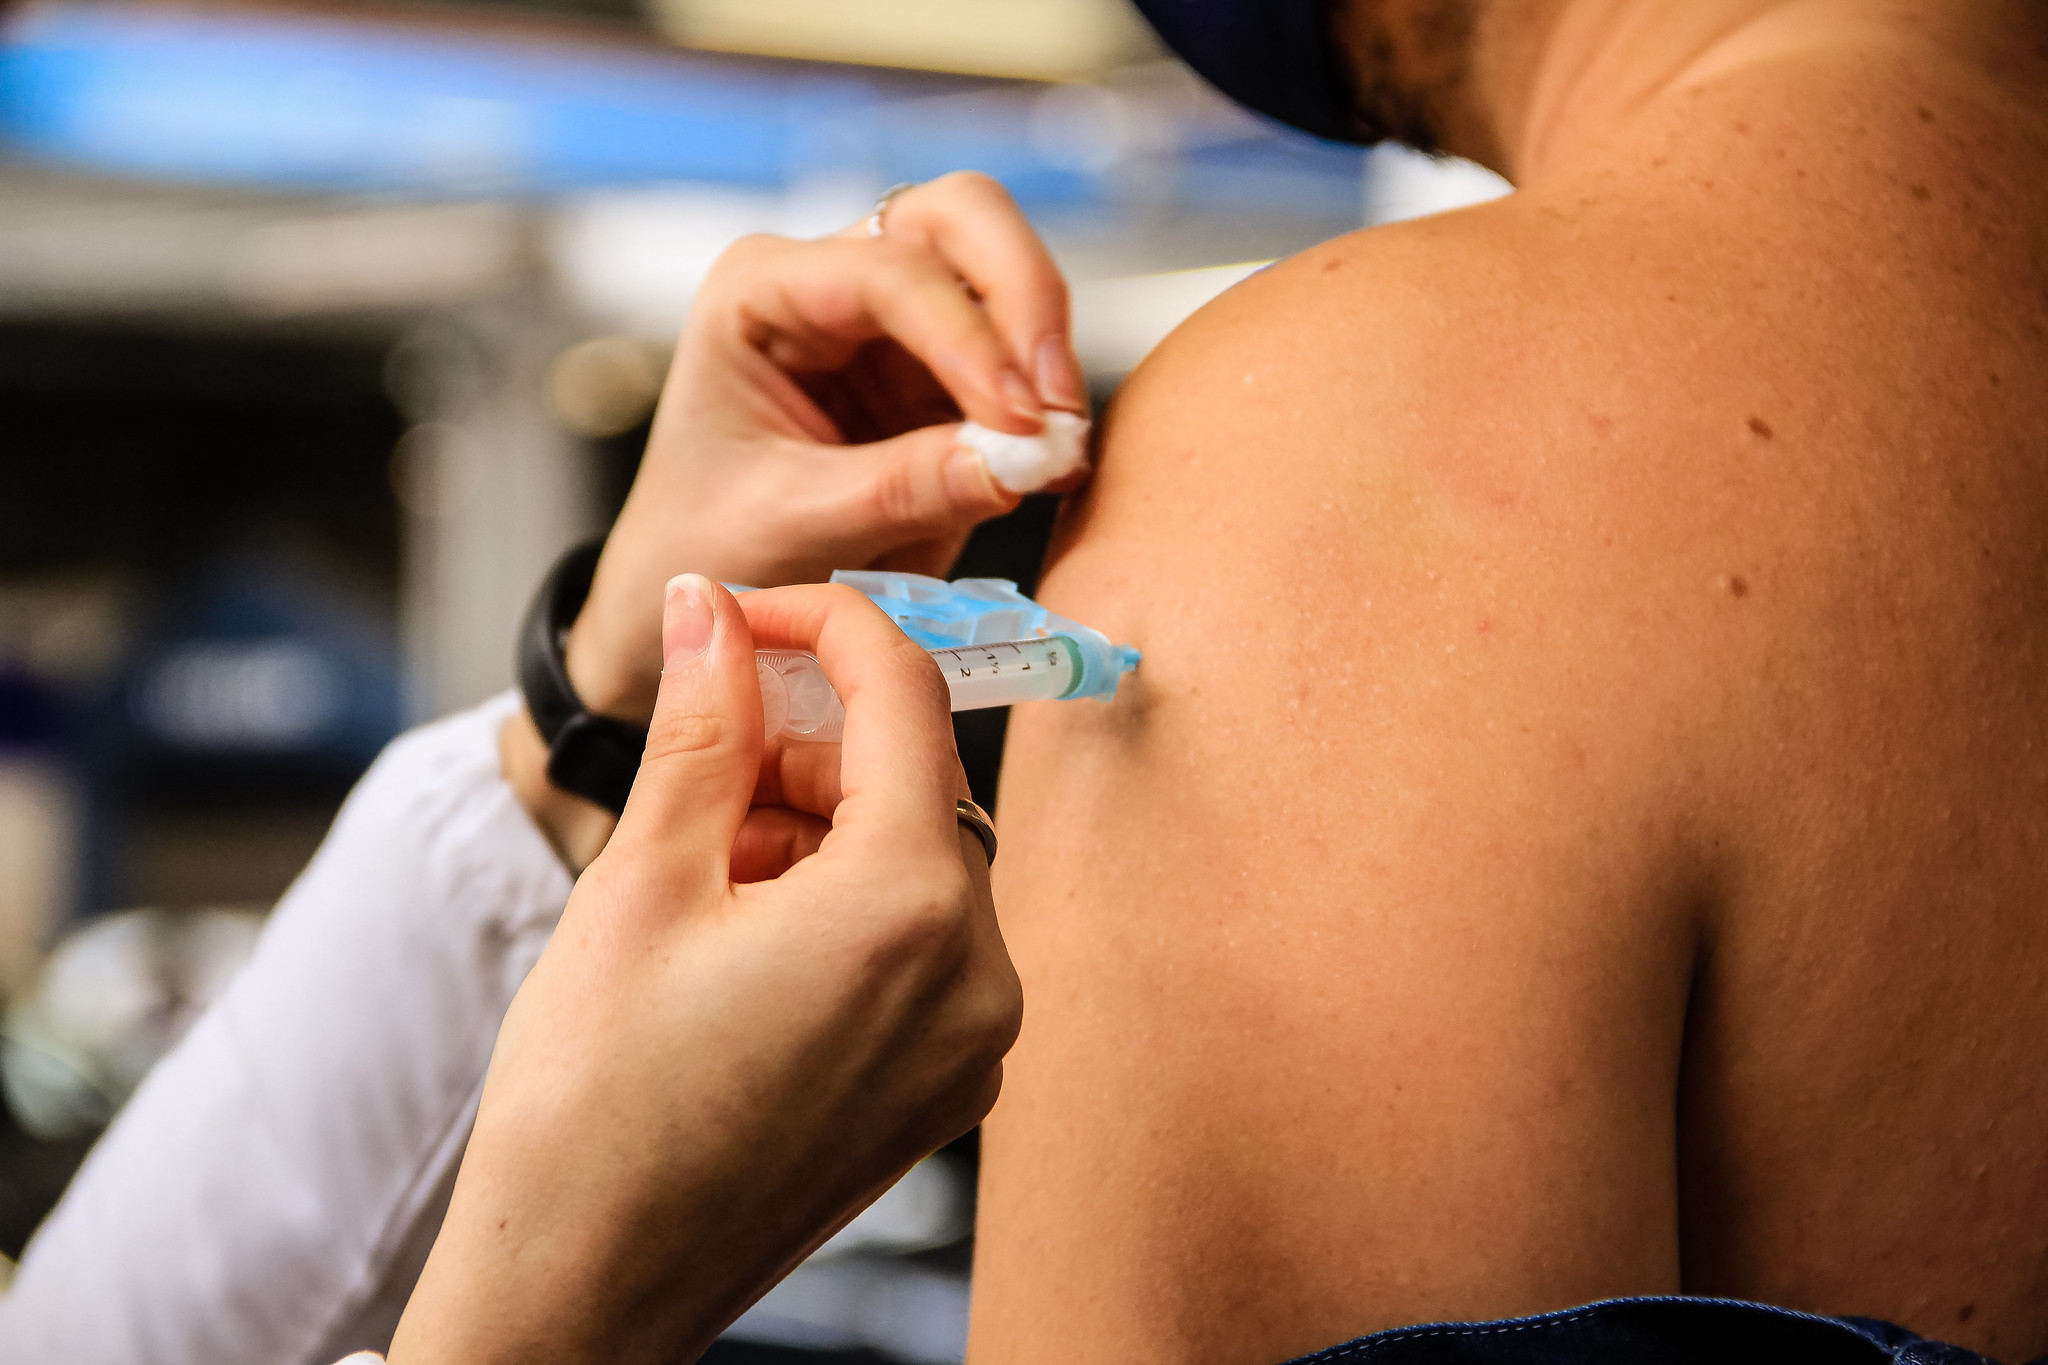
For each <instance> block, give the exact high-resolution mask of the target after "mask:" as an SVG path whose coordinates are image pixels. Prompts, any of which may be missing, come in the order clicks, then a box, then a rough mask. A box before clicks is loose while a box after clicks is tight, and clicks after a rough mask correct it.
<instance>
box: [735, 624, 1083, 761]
mask: <svg viewBox="0 0 2048 1365" xmlns="http://www.w3.org/2000/svg"><path fill="white" fill-rule="evenodd" d="M931 655H932V661H933V662H934V663H936V664H938V666H939V672H940V674H941V675H942V676H943V677H944V678H945V679H946V689H947V691H949V692H950V693H952V697H953V709H954V710H955V711H975V710H980V709H982V708H984V707H989V706H1010V705H1013V704H1014V703H1016V702H1020V701H1049V700H1054V699H1057V698H1060V697H1064V696H1067V695H1069V694H1071V693H1073V692H1074V691H1075V690H1076V688H1077V687H1079V685H1080V682H1081V676H1082V673H1083V672H1084V671H1085V664H1084V663H1083V661H1082V657H1081V652H1080V650H1079V648H1078V647H1077V646H1076V644H1075V642H1074V641H1073V640H1072V639H1071V638H1069V637H1068V636H1065V635H1054V636H1050V637H1048V638H1046V639H1041V640H1010V641H1006V642H1004V643H1002V644H993V645H961V646H959V647H957V648H953V649H935V650H932V651H931ZM754 669H755V672H756V673H757V674H759V675H760V680H761V713H762V720H763V722H764V724H765V726H766V734H767V736H768V737H769V738H771V739H772V738H774V737H775V736H776V735H778V734H780V735H784V736H786V737H788V738H791V739H812V740H821V741H825V742H828V743H829V742H837V741H838V740H839V739H841V738H842V737H843V736H844V734H845V725H846V710H845V707H844V706H842V705H841V703H840V701H839V694H838V693H836V692H834V691H833V690H832V684H831V683H830V682H829V681H827V679H826V677H825V670H824V667H823V666H822V665H820V664H819V662H818V658H817V656H816V655H814V654H810V653H806V652H804V651H802V650H795V649H762V650H756V651H755V653H754Z"/></svg>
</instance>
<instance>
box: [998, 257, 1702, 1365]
mask: <svg viewBox="0 0 2048 1365" xmlns="http://www.w3.org/2000/svg"><path fill="white" fill-rule="evenodd" d="M1333 260H1334V261H1337V262H1339V264H1338V266H1337V267H1336V268H1335V269H1333V270H1329V271H1325V270H1324V269H1323V266H1324V265H1325V264H1326V263H1327V262H1328V261H1333ZM1378 264H1379V265H1380V266H1381V267H1382V268H1381V269H1379V270H1375V271H1374V274H1373V279H1374V280H1375V285H1374V287H1373V288H1372V289H1357V288H1355V287H1353V285H1352V281H1353V277H1354V276H1356V275H1358V274H1359V273H1360V272H1365V271H1368V270H1369V269H1373V267H1374V265H1375V262H1374V260H1373V258H1372V257H1371V255H1370V249H1369V248H1361V247H1359V246H1358V245H1357V244H1355V243H1354V244H1338V245H1336V246H1333V247H1330V248H1325V249H1323V250H1322V251H1321V252H1318V253H1310V254H1309V255H1308V256H1307V257H1305V258H1303V259H1301V260H1298V261H1296V262H1292V263H1290V264H1289V265H1288V266H1286V267H1282V268H1280V269H1278V270H1276V271H1274V272H1270V273H1269V275H1268V276H1266V277H1261V278H1257V279H1255V280H1254V281H1252V282H1250V283H1249V284H1248V285H1246V286H1241V287H1240V289H1238V290H1236V291H1233V292H1232V293H1231V294H1229V295H1226V296H1225V297H1224V298H1223V299H1222V300H1220V301H1219V303H1218V304H1217V305H1213V306H1212V308H1211V309H1210V310H1208V311H1207V312H1206V313H1205V314H1204V315H1201V316H1199V317H1198V318H1197V319H1196V321H1195V322H1194V323H1192V324H1190V326H1189V327H1188V328H1185V329H1183V331H1182V332H1181V333H1179V334H1176V336H1175V337H1174V338H1172V339H1170V340H1169V342H1168V343H1167V344H1166V346H1164V347H1163V348H1162V349H1161V351H1160V352H1159V353H1157V354H1156V355H1155V357H1154V358H1153V359H1152V360H1151V361H1149V362H1148V364H1147V365H1146V367H1145V368H1144V369H1143V370H1141V371H1140V373H1139V374H1138V375H1136V376H1134V377H1133V379H1132V380H1131V382H1130V383H1129V385H1128V386H1127V388H1126V390H1125V392H1124V393H1123V395H1121V396H1120V398H1119V400H1118V402H1117V405H1116V407H1115V408H1114V410H1113V411H1112V413H1111V414H1110V416H1109V418H1108V420H1107V422H1106V434H1105V450H1104V456H1103V460H1102V464H1101V468H1100V471H1099V473H1098V476H1097V478H1096V481H1095V484H1094V486H1093V487H1092V488H1091V490H1090V491H1089V493H1088V494H1087V495H1086V500H1085V502H1084V503H1083V504H1082V505H1080V506H1079V507H1077V508H1072V509H1070V511H1069V517H1068V520H1067V523H1066V524H1065V526H1064V528H1063V533H1062V537H1061V541H1060V544H1059V545H1058V546H1057V548H1056V551H1055V557H1054V558H1055V562H1054V564H1053V566H1052V568H1051V570H1050V572H1049V574H1048V576H1047V578H1046V580H1045V584H1044V587H1043V589H1042V592H1043V595H1044V597H1045V598H1046V600H1047V601H1048V602H1049V604H1051V605H1053V606H1054V607H1056V608H1057V609H1058V610H1060V611H1062V612H1064V613H1067V614H1069V615H1072V616H1074V617H1076V618H1077V619H1080V620H1085V621H1088V622H1090V623H1091V624H1093V625H1096V626H1098V627H1099V628H1101V629H1104V630H1105V631H1107V632H1108V633H1110V634H1111V635H1112V636H1113V637H1115V638H1116V639H1118V640H1129V641H1132V642H1134V643H1136V644H1137V645H1139V646H1140V647H1141V648H1142V649H1143V651H1144V662H1143V664H1142V665H1141V667H1140V669H1139V672H1138V673H1137V675H1136V677H1135V679H1134V681H1133V682H1132V683H1131V684H1127V687H1128V692H1127V694H1126V695H1124V696H1121V697H1119V699H1118V700H1117V702H1116V703H1115V704H1114V705H1112V706H1109V707H1096V706H1090V705H1079V704H1076V705H1066V706H1059V707H1037V708H1022V709H1020V710H1019V711H1018V713H1017V714H1016V716H1015V718H1014V719H1013V721H1012V726H1011V730H1010V740H1009V757H1008V759H1007V766H1006V770H1005V774H1004V784H1003V789H1002V798H1001V800H1002V804H1001V809H1000V816H1001V820H1002V826H1003V838H1004V851H1005V857H1004V861H1003V863H1002V865H1001V867H1000V868H999V869H998V871H997V874H996V876H997V896H998V902H997V903H998V905H999V907H1000V909H1001V912H1002V915H1003V921H1004V930H1005V934H1006V936H1007V938H1008V939H1009V941H1010V943H1011V945H1012V948H1013V951H1014V953H1015V956H1016V960H1017V963H1018V966H1019V970H1020V972H1021V973H1022V975H1023V978H1024V983H1025V988H1026V998H1027V1016H1026V1023H1025V1028H1024V1033H1023V1037H1022V1039H1021V1041H1020V1043H1019V1045H1018V1047H1017V1049H1016V1051H1015V1052H1014V1053H1013V1055H1012V1060H1011V1063H1010V1065H1009V1068H1008V1073H1007V1081H1006V1089H1005V1092H1004V1096H1003V1099H1002V1101H1001V1104H1000V1105H999V1106H998V1109H997V1111H996V1113H995V1114H994V1115H993V1116H992V1117H991V1119H990V1121H989V1124H988V1126H987V1136H986V1146H985V1152H986V1158H985V1160H986V1166H985V1171H986V1175H985V1186H984V1200H985V1202H984V1205H983V1213H982V1223H981V1231H980V1233H979V1241H978V1247H979V1250H978V1252H977V1256H978V1260H977V1282H976V1309H975V1312H976V1322H975V1347H976V1350H977V1352H978V1353H979V1358H981V1359H983V1360H994V1359H1010V1358H1017V1359H1054V1358H1058V1359H1069V1360H1079V1359H1091V1358H1099V1359H1111V1358H1115V1359H1119V1360H1130V1361H1139V1360H1150V1359H1157V1360H1161V1361H1164V1360H1174V1361H1202V1360H1217V1361H1224V1360H1228V1361H1243V1362H1247V1363H1248V1365H1249V1362H1256V1361H1260V1360H1277V1359H1281V1358H1283V1357H1285V1356H1288V1355H1290V1354H1293V1353H1295V1352H1299V1351H1306V1350H1309V1349H1312V1348H1315V1347H1318V1346H1321V1345H1326V1344H1328V1343H1329V1342H1332V1341H1335V1340H1338V1339H1341V1338H1343V1337H1346V1336H1349V1335H1352V1334H1355V1333H1358V1332H1362V1331H1365V1330H1369V1329H1372V1328H1375V1327H1378V1326H1383V1325H1388V1324H1391V1323H1396V1322H1413V1321H1426V1320H1430V1319H1434V1318H1447V1317H1486V1316H1497V1315H1501V1314H1506V1313H1511V1312H1517V1311H1524V1310H1534V1309H1539V1308H1547V1307H1553V1306H1558V1305H1560V1304H1564V1303H1572V1302H1579V1301H1583V1300H1585V1299H1589V1298H1593V1297H1599V1296H1601V1295H1604V1294H1607V1293H1616V1292H1655V1291H1672V1290H1675V1289H1676V1287H1677V1249H1676V1248H1677V1234H1676V1210H1675V1177H1674V1166H1673V1160H1674V1159H1673V1136H1672V1133H1673V1118H1672V1114H1671V1095H1672V1091H1673V1087H1674V1085H1675V1073H1676V1068H1677V1063H1678V1050H1679V1038H1680V1032H1681V1027H1680V1026H1681V1015H1682V1010H1683V999H1684V994H1685V980H1686V976H1687V974H1688V972H1689V971H1690V969H1691V965H1690V964H1691V959H1690V953H1691V944H1690V938H1689V936H1688V932H1687V927H1686V926H1687V919H1686V916H1687V913H1688V908H1689V897H1690V895H1691V886H1690V878H1691V873H1692V869H1690V868H1689V867H1688V866H1686V864H1685V860H1684V858H1683V856H1682V855H1681V854H1679V853H1677V852H1674V850H1676V849H1679V848H1681V847H1682V846H1683V843H1684V841H1683V839H1681V838H1679V837H1677V833H1678V832H1677V831H1676V830H1675V828H1674V826H1675V825H1676V824H1678V823H1679V822H1681V821H1682V820H1683V818H1684V816H1683V813H1682V812H1680V811H1677V810H1675V809H1672V808H1671V807H1669V806H1668V805H1659V804H1658V803H1656V802H1655V801H1649V800H1646V799H1645V782H1644V773H1645V771H1646V769H1647V768H1651V767H1657V768H1661V767H1662V766H1663V765H1662V764H1661V763H1651V762H1646V758H1647V756H1648V755H1649V754H1650V753H1651V751H1653V750H1656V749H1657V746H1659V745H1661V744H1667V743H1670V742H1672V740H1673V737H1672V736H1671V735H1670V734H1669V733H1667V732H1665V731H1664V730H1662V729H1660V726H1659V723H1658V721H1657V717H1658V716H1659V715H1661V714H1663V712H1662V710H1661V708H1660V707H1659V706H1658V705H1652V704H1650V702H1649V701H1648V700H1647V699H1639V698H1638V697H1637V696H1636V695H1635V685H1634V683H1633V682H1632V680H1631V678H1630V677H1629V671H1630V664H1629V663H1628V660H1630V659H1631V658H1636V657H1640V656H1641V655H1642V654H1643V652H1644V651H1643V650H1640V649H1637V648H1636V645H1637V644H1638V643H1640V642H1638V641H1635V640H1633V639H1632V633H1634V632H1637V631H1638V630H1639V629H1640V628H1641V623H1640V622H1637V621H1635V620H1633V619H1632V618H1631V617H1630V615H1629V613H1628V612H1627V611H1626V610H1622V609H1620V608H1618V607H1617V605H1616V604H1617V602H1618V601H1619V600H1621V594H1619V592H1618V591H1617V588H1618V585H1617V584H1615V583H1613V582H1612V581H1610V576H1609V575H1608V574H1607V573H1606V572H1605V570H1604V568H1603V567H1602V562H1603V561H1602V556H1601V555H1600V554H1598V553H1596V554H1594V555H1592V556H1590V557H1588V556H1585V555H1574V554H1569V553H1567V554H1560V553H1557V552H1556V546H1557V545H1558V544H1560V543H1569V542H1571V541H1573V540H1574V539H1584V538H1586V537H1593V538H1595V539H1596V540H1597V538H1598V536H1599V535H1600V534H1601V532H1600V525H1601V523H1602V519H1603V517H1605V516H1607V515H1608V514H1609V511H1611V508H1610V509H1609V510H1608V511H1603V505H1602V503H1601V501H1600V497H1599V495H1597V494H1593V493H1587V494H1585V495H1583V496H1581V495H1580V493H1578V492H1575V491H1573V489H1572V488H1570V487H1569V486H1568V483H1569V481H1567V480H1561V479H1551V478H1548V477H1547V476H1546V475H1545V473H1544V471H1545V470H1546V469H1548V468H1551V467H1552V465H1553V463H1554V461H1555V460H1556V459H1562V458H1564V456H1565V454H1566V453H1567V452H1559V451H1549V450H1545V449H1542V448H1541V445H1542V441H1543V439H1544V438H1543V435H1542V433H1543V431H1544V429H1545V427H1546V424H1549V423H1551V422H1552V421H1553V414H1551V413H1547V412H1528V413H1524V412H1517V411H1515V404H1516V401H1517V400H1516V397H1515V383H1516V381H1515V378H1514V376H1513V374H1511V373H1510V374H1504V375H1484V374H1481V375H1475V374H1473V373H1471V372H1470V370H1469V368H1467V369H1466V371H1465V372H1464V373H1459V367H1458V366H1457V364H1456V356H1455V352H1456V351H1457V349H1458V346H1457V344H1456V343H1457V338H1456V337H1455V336H1450V338H1449V340H1446V339H1445V338H1446V336H1447V335H1448V333H1447V331H1446V329H1455V328H1456V327H1457V326H1459V325H1461V324H1463V325H1471V326H1481V327H1483V326H1487V325H1491V324H1492V323H1495V322H1497V321H1498V311H1499V310H1495V311H1494V313H1492V314H1488V313H1487V312H1485V310H1484V309H1483V308H1476V306H1475V311H1471V312H1468V313H1467V314H1466V315H1465V316H1464V317H1462V318H1460V316H1459V312H1460V309H1462V308H1464V307H1465V305H1464V304H1461V303H1460V302H1459V301H1458V300H1457V299H1456V298H1454V297H1453V298H1446V299H1435V298H1432V297H1430V296H1429V294H1428V292H1427V290H1426V289H1425V288H1424V287H1423V284H1426V283H1427V281H1424V282H1423V284H1414V283H1412V277H1409V280H1410V281H1411V282H1409V283H1406V284H1405V287H1404V279H1403V277H1402V275H1401V274H1400V271H1399V270H1398V269H1397V268H1396V267H1395V265H1390V264H1388V263H1387V262H1386V261H1384V260H1382V261H1380V262H1378ZM1347 288H1351V289H1352V292H1351V293H1350V294H1349V296H1348V297H1347V296H1346V293H1345V291H1346V289H1347ZM1432 310H1435V311H1434V314H1433V313H1432ZM1490 349H1491V350H1492V351H1493V352H1495V353H1501V352H1503V351H1512V350H1513V347H1512V346H1502V345H1500V344H1499V338H1498V337H1495V338H1494V339H1493V344H1492V346H1491V347H1490ZM1489 432H1490V433H1491V436H1490V438H1489V435H1488V433H1489ZM1532 444H1533V445H1534V446H1536V447H1538V448H1535V449H1532V448H1530V447H1531V446H1532ZM1624 538H1626V537H1624ZM1610 540H1611V537H1610ZM1625 548H1626V547H1622V549H1618V550H1617V551H1616V553H1617V554H1619V553H1621V552H1623V550H1625ZM1596 658H1597V659H1601V660H1603V661H1605V662H1603V663H1602V664H1600V665H1599V666H1598V667H1595V666H1594V665H1593V663H1592V662H1591V661H1592V660H1594V659H1596ZM1652 667H1654V665H1649V664H1645V665H1644V668H1645V670H1646V671H1647V670H1648V669H1650V668H1652ZM1056 1305H1057V1307H1056Z"/></svg>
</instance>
